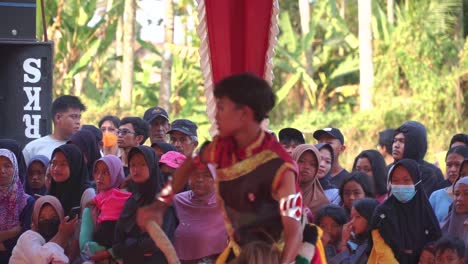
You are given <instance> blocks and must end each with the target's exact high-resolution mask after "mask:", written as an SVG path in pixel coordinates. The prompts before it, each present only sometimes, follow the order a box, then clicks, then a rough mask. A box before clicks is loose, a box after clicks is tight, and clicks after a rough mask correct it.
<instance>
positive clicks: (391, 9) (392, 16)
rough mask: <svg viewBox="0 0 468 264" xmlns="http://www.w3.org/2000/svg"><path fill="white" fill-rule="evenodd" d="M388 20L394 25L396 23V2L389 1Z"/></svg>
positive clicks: (393, 0)
mask: <svg viewBox="0 0 468 264" xmlns="http://www.w3.org/2000/svg"><path fill="white" fill-rule="evenodd" d="M387 20H388V22H389V23H390V24H392V25H393V24H394V23H395V0H387Z"/></svg>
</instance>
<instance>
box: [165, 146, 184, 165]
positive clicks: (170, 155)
mask: <svg viewBox="0 0 468 264" xmlns="http://www.w3.org/2000/svg"><path fill="white" fill-rule="evenodd" d="M184 161H185V155H184V154H182V153H179V152H177V151H172V150H171V151H168V152H166V153H164V154H163V155H162V156H161V159H160V160H159V163H162V164H166V165H167V166H169V167H171V168H173V169H177V168H179V167H180V165H182V163H184Z"/></svg>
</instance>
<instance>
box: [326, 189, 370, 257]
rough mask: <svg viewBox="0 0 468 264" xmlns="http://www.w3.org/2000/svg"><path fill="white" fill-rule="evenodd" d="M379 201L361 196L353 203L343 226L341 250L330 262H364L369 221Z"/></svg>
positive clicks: (367, 244) (367, 255)
mask: <svg viewBox="0 0 468 264" xmlns="http://www.w3.org/2000/svg"><path fill="white" fill-rule="evenodd" d="M378 204H379V202H378V201H377V200H375V199H373V198H362V199H360V200H357V201H355V202H354V203H353V206H352V208H351V220H350V221H349V222H348V223H346V224H345V225H344V226H343V231H342V235H341V252H340V253H339V254H338V255H336V256H335V257H333V258H332V259H331V260H330V261H329V262H328V263H330V264H345V263H349V264H351V263H352V264H364V263H367V259H368V257H369V251H370V250H368V247H369V240H370V226H371V225H370V221H371V220H372V214H373V213H374V210H375V208H376V207H377V205H378Z"/></svg>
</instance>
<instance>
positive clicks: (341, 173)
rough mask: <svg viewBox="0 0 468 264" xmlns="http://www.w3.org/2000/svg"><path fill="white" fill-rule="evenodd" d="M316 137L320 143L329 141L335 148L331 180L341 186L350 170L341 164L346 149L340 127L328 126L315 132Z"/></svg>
mask: <svg viewBox="0 0 468 264" xmlns="http://www.w3.org/2000/svg"><path fill="white" fill-rule="evenodd" d="M313 136H314V138H315V139H316V140H317V141H318V143H319V144H323V143H327V144H330V146H331V147H332V149H333V163H332V167H331V170H330V176H331V179H330V182H331V183H332V184H334V185H335V186H337V187H339V186H341V184H342V183H343V180H344V178H346V177H347V176H349V172H348V171H347V170H346V169H345V168H343V166H341V164H340V156H341V154H343V152H344V151H345V149H346V145H345V143H344V136H343V134H342V133H341V131H340V130H339V129H338V128H334V127H327V128H324V129H320V130H317V131H315V132H314V135H313Z"/></svg>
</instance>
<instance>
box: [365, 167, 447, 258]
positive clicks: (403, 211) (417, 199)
mask: <svg viewBox="0 0 468 264" xmlns="http://www.w3.org/2000/svg"><path fill="white" fill-rule="evenodd" d="M399 166H403V167H405V168H406V170H408V172H409V174H410V175H411V178H412V180H413V182H414V184H416V185H415V188H416V194H415V196H414V197H413V199H411V200H410V201H409V202H407V203H401V202H400V201H398V200H397V199H396V198H395V197H394V196H393V195H390V196H389V197H388V199H387V200H385V201H384V203H383V204H381V205H380V206H378V207H377V209H376V211H375V214H374V216H373V219H372V229H378V231H379V233H380V235H381V236H382V238H383V240H384V241H385V243H387V245H389V246H390V248H391V249H392V251H393V254H394V255H395V258H396V259H397V260H398V262H399V263H402V264H405V263H417V261H418V258H419V255H420V253H421V251H422V249H423V247H424V245H426V244H427V243H428V242H430V241H436V240H437V239H439V237H440V236H441V231H440V227H439V223H438V221H437V218H436V217H435V215H434V212H433V210H432V207H431V205H430V204H429V200H428V199H427V196H426V193H425V192H424V190H423V186H422V184H421V183H419V182H420V181H421V175H420V170H419V165H418V163H417V162H416V161H414V160H410V159H402V160H400V161H398V162H397V163H396V164H395V165H394V166H393V168H392V169H391V170H390V175H389V179H390V181H391V179H392V175H393V173H394V171H395V168H397V167H399ZM417 183H419V184H417ZM406 250H412V253H411V254H409V253H406V252H405V251H406Z"/></svg>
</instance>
